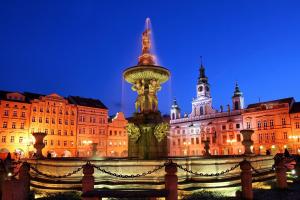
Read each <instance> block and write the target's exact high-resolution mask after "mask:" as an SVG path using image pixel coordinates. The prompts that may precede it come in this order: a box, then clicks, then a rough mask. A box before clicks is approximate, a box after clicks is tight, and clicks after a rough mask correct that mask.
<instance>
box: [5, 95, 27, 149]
mask: <svg viewBox="0 0 300 200" xmlns="http://www.w3.org/2000/svg"><path fill="white" fill-rule="evenodd" d="M0 98H1V101H0V113H1V114H0V138H1V141H0V142H1V143H0V144H1V145H0V152H1V153H7V152H18V153H24V152H25V151H27V152H28V151H29V150H32V145H31V144H32V137H31V134H29V127H30V112H31V104H30V101H29V99H28V98H27V97H26V96H25V95H23V94H21V93H18V92H12V93H8V92H5V91H0Z"/></svg>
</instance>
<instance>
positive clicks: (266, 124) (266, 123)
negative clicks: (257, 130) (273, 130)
mask: <svg viewBox="0 0 300 200" xmlns="http://www.w3.org/2000/svg"><path fill="white" fill-rule="evenodd" d="M267 127H268V122H267V120H265V121H264V129H267Z"/></svg>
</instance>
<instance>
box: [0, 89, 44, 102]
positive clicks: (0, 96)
mask: <svg viewBox="0 0 300 200" xmlns="http://www.w3.org/2000/svg"><path fill="white" fill-rule="evenodd" d="M9 93H19V94H21V95H24V96H25V102H26V103H30V101H31V100H33V99H38V98H39V97H40V96H45V95H42V94H37V93H32V92H15V91H14V92H12V91H4V90H0V100H6V101H15V102H24V101H20V100H17V99H8V98H7V94H9Z"/></svg>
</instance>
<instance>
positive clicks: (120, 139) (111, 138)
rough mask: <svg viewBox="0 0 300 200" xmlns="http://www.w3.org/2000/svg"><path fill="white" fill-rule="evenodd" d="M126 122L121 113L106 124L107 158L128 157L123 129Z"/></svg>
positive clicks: (126, 136) (125, 135) (126, 137)
mask: <svg viewBox="0 0 300 200" xmlns="http://www.w3.org/2000/svg"><path fill="white" fill-rule="evenodd" d="M126 125H127V120H126V119H125V116H124V114H123V113H121V112H120V113H117V114H116V116H115V117H114V118H112V119H111V122H110V123H109V124H108V134H107V156H109V157H127V156H128V135H127V131H126V130H125V127H126Z"/></svg>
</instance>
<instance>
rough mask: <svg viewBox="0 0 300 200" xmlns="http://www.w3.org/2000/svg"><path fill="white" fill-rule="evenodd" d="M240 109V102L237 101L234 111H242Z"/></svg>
mask: <svg viewBox="0 0 300 200" xmlns="http://www.w3.org/2000/svg"><path fill="white" fill-rule="evenodd" d="M239 107H240V105H239V102H238V101H235V102H234V109H235V110H239V109H240V108H239Z"/></svg>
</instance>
